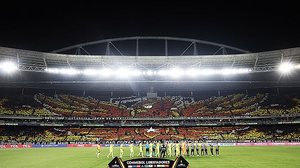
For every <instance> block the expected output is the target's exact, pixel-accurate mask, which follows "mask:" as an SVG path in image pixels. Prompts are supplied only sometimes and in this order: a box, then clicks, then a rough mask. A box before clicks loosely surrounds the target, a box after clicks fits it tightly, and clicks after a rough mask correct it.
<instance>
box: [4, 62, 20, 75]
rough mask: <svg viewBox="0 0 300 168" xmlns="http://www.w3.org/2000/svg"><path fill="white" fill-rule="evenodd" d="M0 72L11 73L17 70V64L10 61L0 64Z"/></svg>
mask: <svg viewBox="0 0 300 168" xmlns="http://www.w3.org/2000/svg"><path fill="white" fill-rule="evenodd" d="M0 70H1V71H3V72H4V73H8V74H10V73H13V72H15V71H17V70H18V66H17V64H15V63H14V62H11V61H5V62H2V63H0Z"/></svg>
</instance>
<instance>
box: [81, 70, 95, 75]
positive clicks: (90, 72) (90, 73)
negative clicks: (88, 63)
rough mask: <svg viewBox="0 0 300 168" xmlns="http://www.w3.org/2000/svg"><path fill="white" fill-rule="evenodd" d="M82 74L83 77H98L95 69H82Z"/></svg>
mask: <svg viewBox="0 0 300 168" xmlns="http://www.w3.org/2000/svg"><path fill="white" fill-rule="evenodd" d="M82 73H83V74H84V75H87V76H92V75H98V74H99V70H96V69H84V70H83V71H82Z"/></svg>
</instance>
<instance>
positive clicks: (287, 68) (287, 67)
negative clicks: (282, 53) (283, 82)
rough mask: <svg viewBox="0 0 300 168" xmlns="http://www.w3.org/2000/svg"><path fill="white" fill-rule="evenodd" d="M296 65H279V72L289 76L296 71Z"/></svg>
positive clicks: (288, 63)
mask: <svg viewBox="0 0 300 168" xmlns="http://www.w3.org/2000/svg"><path fill="white" fill-rule="evenodd" d="M295 67H296V66H295V65H294V64H293V63H290V62H283V63H281V64H280V65H279V71H280V72H281V73H283V74H288V73H290V72H291V71H292V70H294V69H295Z"/></svg>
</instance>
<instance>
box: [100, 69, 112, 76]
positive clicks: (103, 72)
mask: <svg viewBox="0 0 300 168" xmlns="http://www.w3.org/2000/svg"><path fill="white" fill-rule="evenodd" d="M113 73H114V72H113V70H111V69H109V68H103V69H101V70H99V75H101V76H104V77H109V76H111V75H113Z"/></svg>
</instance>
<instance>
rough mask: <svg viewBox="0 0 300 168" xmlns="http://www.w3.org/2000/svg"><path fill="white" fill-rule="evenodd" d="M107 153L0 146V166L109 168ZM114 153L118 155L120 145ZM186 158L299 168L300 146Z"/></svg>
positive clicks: (196, 167)
mask: <svg viewBox="0 0 300 168" xmlns="http://www.w3.org/2000/svg"><path fill="white" fill-rule="evenodd" d="M137 152H138V150H137V149H136V151H135V154H137ZM107 154H108V148H102V153H101V157H100V158H96V149H95V148H44V149H0V168H43V167H45V168H106V167H107V164H108V162H109V161H110V160H111V158H107V157H106V155H107ZM114 154H115V155H119V148H117V147H116V148H115V149H114ZM124 155H125V156H124V158H123V160H127V159H129V157H128V156H129V149H128V148H125V152H124ZM171 159H175V158H171ZM186 159H187V160H188V161H189V162H190V165H191V168H218V167H224V168H229V167H230V168H239V167H249V168H287V167H294V168H299V167H300V146H290V147H221V148H220V156H218V157H215V156H204V157H200V158H199V157H186Z"/></svg>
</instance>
